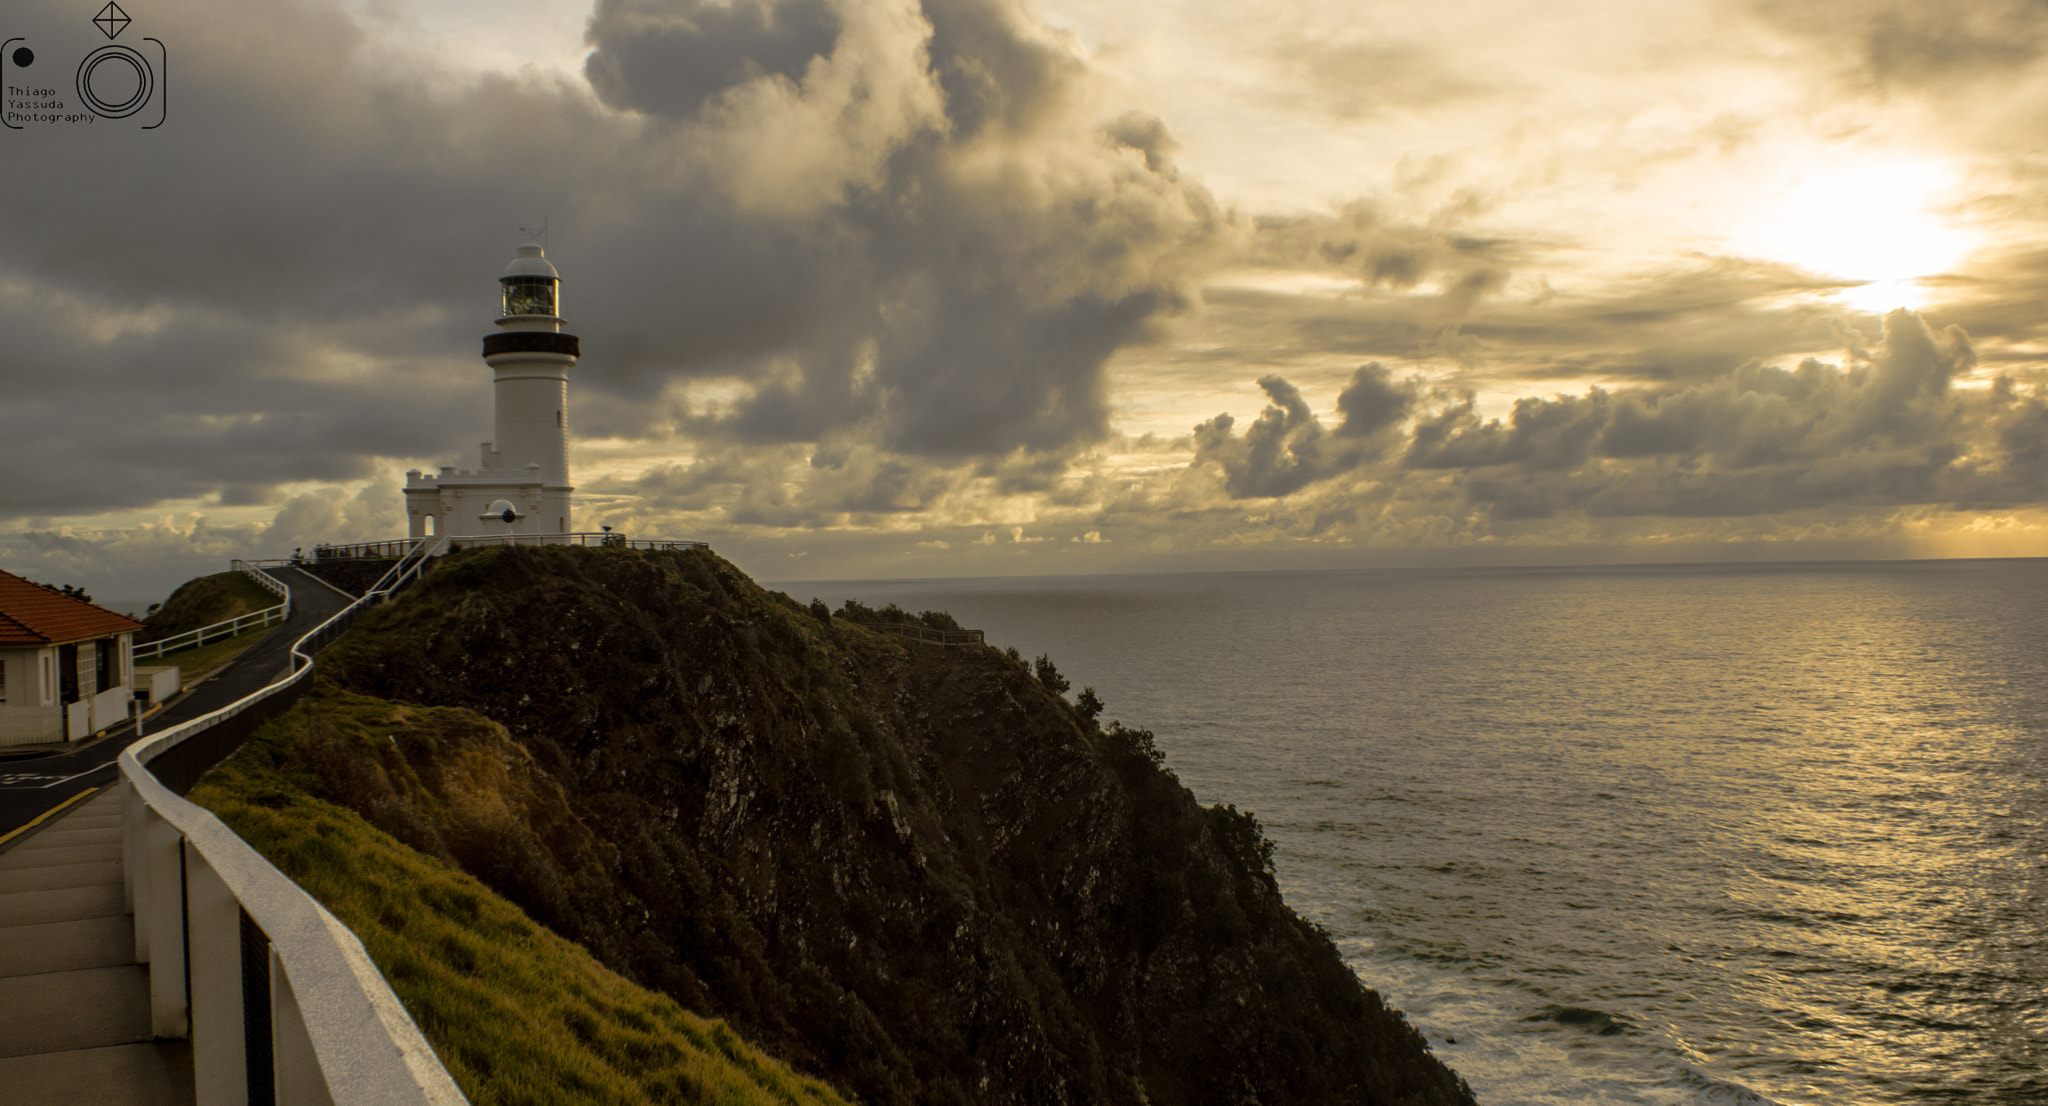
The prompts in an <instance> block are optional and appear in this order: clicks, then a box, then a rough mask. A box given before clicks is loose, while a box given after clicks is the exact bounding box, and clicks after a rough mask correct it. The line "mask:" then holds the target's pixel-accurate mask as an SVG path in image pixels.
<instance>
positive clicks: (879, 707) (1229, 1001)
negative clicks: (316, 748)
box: [324, 548, 1471, 1104]
mask: <svg viewBox="0 0 2048 1106" xmlns="http://www.w3.org/2000/svg"><path fill="white" fill-rule="evenodd" d="M325 664H326V667H327V669H328V671H329V673H330V674H331V676H332V677H333V678H334V679H335V680H337V681H339V682H340V683H341V684H342V685H344V686H345V687H347V688H348V689H350V690H352V691H354V692H358V693H361V694H366V695H372V696H376V697H379V698H383V699H392V700H401V701H408V702H413V703H419V704H429V705H448V706H460V707H466V708H469V709H471V710H473V711H475V712H477V713H479V714H482V715H484V716H486V717H488V718H490V719H492V720H495V721H497V722H499V723H501V724H502V725H503V726H504V727H505V728H506V729H507V731H508V732H509V733H510V735H511V736H512V738H513V739H514V740H515V741H517V742H518V743H519V744H520V745H521V746H523V747H524V749H525V750H526V751H527V753H528V754H530V757H531V760H530V762H527V761H525V760H523V759H522V762H521V763H519V764H516V765H515V764H512V763H511V762H509V761H508V762H507V763H506V765H505V771H506V773H508V774H509V775H508V776H507V778H513V777H516V778H517V779H518V780H520V781H521V782H520V785H519V787H518V789H517V791H518V795H519V796H520V797H519V799H518V801H516V802H511V803H505V802H495V803H482V804H481V806H479V804H478V802H476V801H474V800H473V799H470V800H465V799H462V798H461V795H462V794H463V793H465V792H466V791H474V790H476V788H477V787H478V786H481V785H477V784H470V785H465V786H448V785H447V783H448V781H449V780H451V779H456V780H460V779H479V780H480V779H485V778H494V776H493V773H491V772H483V771H480V770H479V768H478V767H477V766H476V765H474V764H470V765H467V766H466V767H465V768H464V769H463V771H462V773H461V774H460V775H459V776H454V775H447V774H440V773H437V772H436V771H435V770H434V769H433V768H432V767H431V766H429V767H428V768H426V769H425V771H424V772H423V773H413V774H412V775H411V777H409V778H412V779H413V780H414V782H413V783H410V784H408V783H406V782H404V781H399V782H398V783H397V784H393V783H392V782H391V780H390V779H388V778H387V777H386V776H384V775H381V774H377V773H369V774H362V773H357V774H356V775H355V776H352V775H351V771H352V770H351V768H350V767H349V765H348V764H347V763H345V760H344V761H337V763H335V764H334V765H331V766H327V767H326V768H325V769H324V771H326V773H327V774H328V775H329V776H330V778H332V779H334V780H335V781H336V784H337V791H338V792H340V793H341V797H342V798H343V800H344V801H347V802H349V803H350V804H351V805H353V806H356V807H357V809H359V810H361V811H362V812H363V813H364V814H365V815H366V816H368V817H370V818H371V820H372V821H373V822H376V823H377V824H379V825H380V826H382V827H383V828H386V829H387V830H389V831H391V832H392V833H394V834H395V835H397V836H399V837H400V838H401V839H402V840H407V841H408V842H410V843H413V844H415V845H416V846H417V847H422V848H426V849H428V850H429V851H435V852H438V853H440V854H442V855H447V856H452V857H453V858H455V859H456V860H458V861H459V862H460V863H462V864H463V865H464V866H465V867H466V868H468V869H470V870H471V871H472V872H473V873H474V874H477V875H479V876H480V877H482V878H483V879H485V881H486V882H489V883H491V884H492V885H493V886H495V887H497V888H498V889H499V890H501V891H502V892H503V893H505V894H506V895H507V896H508V897H510V898H512V899H514V901H517V902H519V903H520V905H522V906H524V907H525V908H526V909H527V910H528V911H529V912H531V913H532V914H534V915H535V916H536V917H537V918H538V919H540V920H541V921H543V922H545V923H547V924H548V925H550V926H551V927H553V928H555V929H556V930H558V931H559V932H562V933H564V934H565V935H567V936H570V937H572V938H574V939H576V940H579V941H581V942H583V943H584V944H585V945H586V946H588V947H589V948H590V949H591V950H592V951H593V952H595V953H596V954H597V955H598V956H599V957H600V958H601V959H603V960H604V961H605V962H606V963H607V964H609V965H611V966H613V967H614V968H616V969H617V970H620V971H622V972H624V973H626V974H628V975H629V976H631V977H633V978H635V979H637V980H639V981H641V982H643V983H645V984H647V985H650V986H653V987H656V988H659V989H661V990H664V991H666V992H668V993H669V994H672V995H674V996H675V997H676V998H677V999H679V1000H681V1001H682V1002H683V1003H684V1004H685V1005H686V1006H689V1007H692V1008H694V1009H697V1010H699V1011H702V1012H704V1013H707V1014H713V1015H717V1016H722V1017H725V1018H728V1019H730V1020H732V1021H733V1022H735V1023H737V1024H738V1025H739V1026H740V1027H741V1028H742V1029H743V1031H744V1032H746V1033H747V1034H748V1035H749V1036H750V1037H751V1038H753V1039H754V1040H756V1041H758V1042H760V1043H762V1044H763V1045H764V1046H767V1047H769V1048H771V1049H772V1050H774V1051H775V1052H777V1053H778V1054H779V1055H781V1056H783V1057H785V1058H786V1059H788V1060H790V1061H791V1062H792V1063H794V1064H796V1065H797V1066H798V1067H800V1068H804V1069H808V1070H810V1071H814V1072H817V1073H819V1074H821V1075H823V1076H824V1077H825V1078H827V1079H829V1080H830V1081H832V1082H833V1083H834V1084H836V1085H838V1086H840V1087H841V1088H843V1089H845V1090H848V1091H851V1092H853V1093H854V1094H857V1095H858V1096H860V1097H861V1098H863V1099H865V1100H868V1101H872V1102H888V1103H949V1102H960V1103H966V1102H975V1103H1020V1104H1021V1103H1031V1104H1043V1103H1140V1102H1149V1103H1155V1104H1165V1103H1183V1102H1185V1103H1212V1102H1214V1103H1237V1102H1246V1103H1249V1102H1263V1103H1282V1102H1316V1103H1323V1102H1361V1103H1365V1102H1372V1103H1418V1104H1419V1103H1460V1102H1469V1101H1471V1098H1470V1094H1469V1092H1468V1091H1466V1090H1465V1089H1464V1087H1463V1085H1462V1082H1461V1081H1460V1080H1458V1079H1457V1078H1456V1077H1455V1076H1454V1075H1453V1074H1452V1073H1451V1072H1450V1071H1449V1070H1448V1069H1446V1068H1444V1067H1443V1066H1442V1065H1441V1064H1440V1063H1438V1062H1437V1061H1436V1060H1435V1058H1434V1057H1432V1056H1430V1055H1429V1053H1428V1050H1427V1047H1426V1046H1425V1045H1424V1043H1423V1041H1422V1039H1421V1038H1420V1037H1419V1036H1418V1035H1417V1034H1416V1033H1415V1032H1414V1031H1413V1030H1412V1029H1410V1028H1409V1027H1408V1025H1407V1024H1406V1023H1405V1022H1403V1021H1402V1020H1401V1018H1400V1017H1399V1015H1398V1014H1395V1013H1393V1012H1392V1011H1389V1010H1387V1009H1386V1008H1385V1006H1384V1005H1383V1004H1382V1003H1381V1002H1380V1000H1379V998H1378V996H1377V995H1375V994H1373V993H1372V992H1371V991H1369V990H1367V989H1366V988H1364V987H1362V986H1361V985H1360V984H1359V983H1358V981H1357V979H1356V978H1355V977H1354V976H1353V975H1352V974H1351V972H1350V971H1349V970H1348V969H1347V968H1345V966H1344V965H1343V963H1342V961H1341V960H1340V959H1339V958H1338V956H1337V954H1336V952H1335V950H1334V949H1333V948H1332V947H1331V946H1330V944H1329V942H1328V940H1327V939H1325V938H1324V936H1323V935H1322V934H1321V933H1320V932H1319V931H1317V930H1316V929H1315V928H1314V927H1312V926H1310V925H1308V924H1306V923H1304V922H1302V921H1301V920H1300V919H1298V918H1296V917H1295V916H1294V914H1293V913H1292V912H1291V911H1290V910H1288V908H1287V907H1286V905H1285V904H1284V903H1283V902H1282V901H1281V899H1280V896H1279V893H1278V891H1277V889H1276V887H1275V885H1274V882H1273V880H1272V877H1271V874H1270V872H1269V871H1268V870H1267V868H1266V861H1265V847H1264V844H1263V841H1262V839H1261V838H1260V837H1259V834H1258V832H1257V827H1256V824H1255V823H1253V822H1251V821H1250V820H1249V819H1247V818H1245V817H1242V816H1240V815H1238V814H1237V813H1236V812H1235V811H1233V810H1229V809H1227V808H1211V809H1203V808H1202V807H1200V806H1199V805H1198V804H1196V803H1195V801H1194V800H1193V798H1192V796H1191V795H1189V793H1188V792H1187V791H1186V790H1185V789H1183V788H1182V787H1181V786H1180V785H1179V783H1178V782H1177V781H1176V780H1175V779H1174V777H1173V775H1172V774H1171V772H1169V771H1166V770H1164V769H1163V768H1162V767H1161V766H1160V765H1159V764H1158V763H1157V755H1156V754H1155V753H1153V752H1152V751H1151V750H1150V746H1149V740H1148V738H1147V737H1146V736H1145V735H1142V734H1137V733H1133V732H1130V731H1123V730H1116V729H1113V730H1112V732H1109V733H1103V732H1101V731H1099V730H1097V729H1096V728H1095V727H1094V725H1093V724H1092V723H1091V722H1089V721H1088V720H1087V719H1086V718H1084V717H1083V716H1081V715H1080V714H1078V713H1077V712H1076V711H1075V710H1074V709H1073V708H1072V707H1071V706H1069V705H1068V704H1066V703H1065V702H1064V701H1063V700H1061V699H1060V698H1059V697H1058V696H1056V695H1054V694H1053V693H1051V692H1050V691H1048V690H1047V689H1046V688H1045V687H1044V686H1042V685H1041V684H1040V683H1039V681H1038V680H1036V679H1034V678H1033V677H1032V675H1031V674H1030V673H1029V672H1027V671H1026V670H1025V669H1024V668H1023V667H1022V666H1021V665H1019V664H1018V663H1016V662H1015V661H1014V660H1012V659H1011V658H1009V657H1006V656H1004V655H1003V654H1002V653H999V652H997V651H995V650H993V649H988V648H982V647H973V648H967V649H953V650H947V651H942V650H939V649H937V648H936V647H932V646H919V645H912V644H910V643H908V642H903V641H900V640H898V639H895V638H891V637H887V636H883V635H879V634H876V633H874V632H872V631H869V630H867V629H864V628H862V627H859V626H854V625H850V624H848V623H846V622H844V621H843V620H833V621H829V622H827V621H821V620H820V619H818V618H817V617H816V616H814V615H813V614H811V613H810V612H808V611H806V610H805V609H803V608H802V607H800V606H799V605H797V604H796V603H794V602H793V601H791V600H789V599H788V598H787V597H786V596H781V595H776V594H772V593H768V592H765V591H763V590H762V589H760V588H759V587H757V586H756V585H754V584H753V583H752V581H750V580H748V579H747V578H746V577H745V576H743V575H742V574H740V573H739V572H738V571H737V570H735V569H733V568H732V566H730V565H728V564H726V563H725V562H724V561H722V560H720V559H718V558H717V557H715V556H713V555H711V554H709V553H705V552H691V553H660V554H657V553H643V552H637V551H628V550H611V549H607V550H585V549H571V548H549V549H523V548H509V549H492V550H479V551H474V552H469V553H464V554H460V555H458V556H456V557H452V558H449V559H448V561H447V562H446V563H444V564H442V565H441V566H440V567H439V568H438V569H437V570H436V571H435V572H434V573H433V574H432V575H431V576H430V577H429V578H428V579H427V580H426V581H424V582H423V583H422V584H420V585H419V586H418V587H416V588H415V589H414V590H413V591H411V592H410V593H408V594H406V595H404V596H402V597H401V598H400V599H398V600H397V601H395V602H393V603H391V604H389V605H387V606H385V607H384V608H382V609H380V610H378V611H376V612H374V613H373V614H372V615H370V616H368V617H367V618H365V619H364V620H363V621H362V622H361V623H359V625H358V628H357V630H356V631H355V632H354V633H352V634H351V635H350V636H349V637H348V638H347V639H345V640H344V641H343V642H342V643H341V644H339V645H337V646H336V647H335V648H334V649H333V650H331V651H330V653H329V655H328V657H327V658H326V661H325ZM467 755H468V754H465V756H467ZM472 759H473V758H472ZM350 779H355V781H356V782H354V783H347V781H349V780H350ZM420 780H427V781H429V782H430V783H431V782H432V781H435V780H438V781H440V782H439V783H435V784H434V785H433V786H432V787H429V786H427V785H425V784H421V783H419V782H418V781H420ZM557 796H559V797H558V798H557ZM536 797H539V798H538V799H537V798H536ZM541 800H545V801H541ZM558 805H559V807H560V808H561V809H556V807H557V806H558ZM484 808H488V809H489V810H490V811H492V812H493V813H491V814H490V816H489V818H488V819H486V820H484V821H479V820H478V816H476V815H474V814H473V813H472V814H463V813H462V812H463V811H465V810H470V811H474V810H476V809H484ZM507 812H518V813H517V814H516V816H513V815H512V814H510V813H507ZM479 826H496V827H497V828H496V829H489V830H480V829H479Z"/></svg>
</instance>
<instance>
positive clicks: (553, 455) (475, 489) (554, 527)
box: [405, 242, 582, 544]
mask: <svg viewBox="0 0 2048 1106" xmlns="http://www.w3.org/2000/svg"><path fill="white" fill-rule="evenodd" d="M498 284H499V285H500V287H501V290H502V291H501V295H500V301H499V312H498V320H497V322H498V332H497V333H496V334H487V335H485V336H484V363H485V364H487V365H489V366H490V367H491V373H492V377H493V379H494V381H495V382H496V386H497V426H496V432H497V437H496V439H495V440H494V441H489V442H485V443H483V449H482V457H481V458H480V459H479V463H478V467H477V468H476V469H475V470H473V471H471V470H462V469H458V468H457V467H456V466H454V465H443V466H442V467H441V471H440V473H439V474H438V475H435V476H422V475H420V471H419V470H418V469H414V470H412V471H411V472H408V473H406V474H405V513H406V517H407V521H408V524H409V526H410V532H411V535H412V536H413V537H415V538H423V537H427V536H429V535H440V536H447V537H457V538H474V537H482V538H498V539H500V540H508V539H509V540H511V541H514V542H518V543H521V544H525V543H535V544H539V543H542V542H545V541H548V540H549V535H557V534H567V533H569V532H570V530H571V527H570V525H569V523H570V515H569V493H570V492H572V491H574V490H575V489H574V488H572V487H570V486H569V370H570V368H572V367H573V366H574V365H575V364H576V358H577V357H578V356H579V355H580V354H581V352H582V348H581V345H580V343H579V342H578V341H577V339H576V336H575V335H574V334H569V333H566V332H564V331H563V330H562V324H563V321H564V320H563V319H562V277H561V274H560V273H557V272H555V267H554V266H553V265H551V264H549V263H548V259H547V257H546V255H545V252H544V251H543V250H542V249H541V248H540V247H539V246H538V245H535V244H533V243H531V242H529V243H527V244H526V245H523V246H521V247H519V256H517V257H515V258H513V259H512V263H511V264H509V265H507V266H505V275H504V276H501V277H499V278H498ZM555 540H562V539H560V538H557V539H555Z"/></svg>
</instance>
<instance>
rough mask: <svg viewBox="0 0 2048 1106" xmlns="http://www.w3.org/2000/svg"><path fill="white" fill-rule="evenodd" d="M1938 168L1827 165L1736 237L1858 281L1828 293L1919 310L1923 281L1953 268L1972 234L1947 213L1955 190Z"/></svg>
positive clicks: (1862, 303)
mask: <svg viewBox="0 0 2048 1106" xmlns="http://www.w3.org/2000/svg"><path fill="white" fill-rule="evenodd" d="M1955 183H1956V182H1955V179H1954V177H1953V175H1952V174H1951V173H1950V172H1949V171H1947V170H1946V169H1944V168H1943V167H1941V166H1938V165H1922V164H1888V165H1878V166H1863V167H1857V168H1846V169H1835V170H1823V171H1821V172H1817V173H1813V174H1810V175H1808V176H1806V177H1804V178H1803V179H1802V180H1801V181H1800V182H1799V183H1798V184H1796V185H1794V186H1793V187H1791V188H1789V189H1787V190H1786V191H1785V192H1784V193H1783V194H1782V197H1783V198H1782V202H1781V203H1780V204H1778V205H1776V207H1777V209H1776V212H1775V213H1774V216H1773V217H1768V218H1766V219H1765V220H1762V221H1760V222H1759V224H1758V225H1757V226H1756V227H1755V229H1754V230H1753V231H1752V232H1750V233H1748V234H1745V235H1742V236H1740V237H1739V238H1738V241H1737V245H1738V247H1740V248H1744V249H1745V251H1746V252H1749V253H1752V254H1755V255H1758V256H1762V257H1767V258H1770V259H1771V260H1774V261H1781V262H1784V263H1786V264H1790V265H1796V266H1798V267H1800V268H1802V269H1806V270H1808V271H1810V272H1813V273H1818V274H1820V275H1823V276H1828V277H1834V278H1837V279H1840V280H1847V281H1856V282H1857V284H1856V285H1855V286H1854V287H1850V288H1845V289H1842V290H1841V291H1838V292H1836V293H1833V294H1832V295H1831V296H1830V297H1829V298H1831V299H1833V300H1835V301H1837V302H1840V303H1843V304H1846V305H1848V306H1850V307H1854V308H1858V309H1861V310H1866V311H1885V310H1888V309H1890V308H1893V307H1920V306H1923V302H1924V301H1925V299H1926V295H1927V291H1926V288H1925V286H1924V285H1923V284H1922V283H1921V281H1922V280H1923V279H1924V278H1927V277H1931V276H1936V275H1938V274H1941V273H1944V272H1947V271H1949V270H1950V269H1952V268H1953V267H1954V266H1955V265H1956V264H1957V263H1958V262H1960V261H1961V260H1962V259H1963V257H1964V255H1965V254H1967V253H1968V252H1969V250H1970V246H1971V239H1970V235H1969V233H1968V232H1967V231H1966V230H1965V229H1963V228H1962V227H1959V226H1957V225H1955V223H1954V222H1953V221H1952V220H1951V219H1950V218H1948V217H1947V216H1946V215H1945V214H1944V213H1943V210H1942V209H1943V207H1944V206H1945V203H1946V201H1947V200H1948V198H1949V197H1950V196H1951V195H1952V194H1953V191H1954V188H1955Z"/></svg>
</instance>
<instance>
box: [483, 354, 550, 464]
mask: <svg viewBox="0 0 2048 1106" xmlns="http://www.w3.org/2000/svg"><path fill="white" fill-rule="evenodd" d="M491 361H492V363H493V364H492V367H493V368H494V369H495V370H496V372H497V393H498V395H497V400H498V403H497V423H498V425H497V432H498V437H497V440H496V441H494V442H492V443H491V445H492V446H493V447H494V448H495V449H496V451H497V454H498V457H499V460H498V467H499V468H500V469H501V470H504V471H507V472H509V473H514V474H517V473H521V472H523V471H524V470H525V468H526V466H528V465H539V466H540V478H541V480H542V482H544V483H548V484H567V483H568V482H569V378H568V374H567V373H566V372H564V371H563V366H562V365H560V364H549V363H547V362H539V361H528V360H524V359H521V360H517V361H512V360H508V357H507V356H506V355H500V356H498V357H494V358H492V359H491Z"/></svg>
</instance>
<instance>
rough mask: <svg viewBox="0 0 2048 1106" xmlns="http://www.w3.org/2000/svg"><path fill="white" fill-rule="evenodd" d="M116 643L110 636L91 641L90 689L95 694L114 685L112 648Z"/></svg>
mask: <svg viewBox="0 0 2048 1106" xmlns="http://www.w3.org/2000/svg"><path fill="white" fill-rule="evenodd" d="M118 644H119V643H118V642H117V640H116V639H114V638H110V637H103V638H101V639H99V640H98V641H95V642H93V643H92V690H93V692H94V693H95V694H97V693H99V692H102V691H106V690H107V689H109V688H111V687H113V686H114V683H115V680H114V667H115V662H114V657H115V656H116V654H115V653H114V650H115V648H117V647H118Z"/></svg>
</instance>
